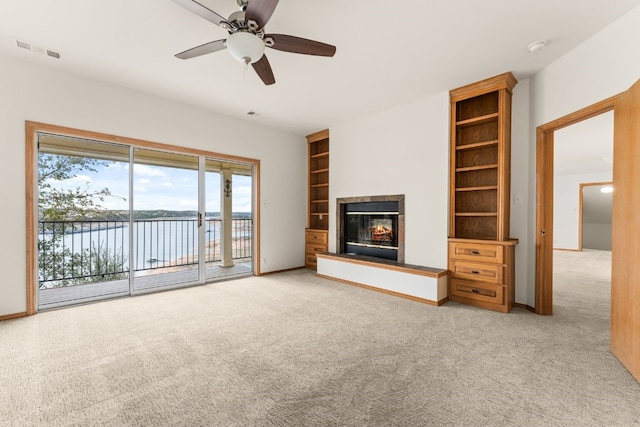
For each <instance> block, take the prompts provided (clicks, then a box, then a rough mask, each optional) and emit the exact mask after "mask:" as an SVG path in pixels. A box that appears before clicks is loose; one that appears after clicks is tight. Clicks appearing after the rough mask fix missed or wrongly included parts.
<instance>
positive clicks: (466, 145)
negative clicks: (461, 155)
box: [456, 139, 498, 150]
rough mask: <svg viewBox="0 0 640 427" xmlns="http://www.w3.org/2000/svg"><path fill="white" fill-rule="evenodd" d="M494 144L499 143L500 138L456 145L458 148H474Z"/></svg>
mask: <svg viewBox="0 0 640 427" xmlns="http://www.w3.org/2000/svg"><path fill="white" fill-rule="evenodd" d="M492 145H498V140H497V139H494V140H492V141H482V142H476V143H473V144H465V145H458V146H457V147H456V150H473V149H474V148H484V147H491V146H492Z"/></svg>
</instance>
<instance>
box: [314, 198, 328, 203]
mask: <svg viewBox="0 0 640 427" xmlns="http://www.w3.org/2000/svg"><path fill="white" fill-rule="evenodd" d="M311 203H329V200H321V199H317V200H311Z"/></svg>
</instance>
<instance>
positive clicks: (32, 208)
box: [25, 121, 260, 316]
mask: <svg viewBox="0 0 640 427" xmlns="http://www.w3.org/2000/svg"><path fill="white" fill-rule="evenodd" d="M38 133H50V134H54V135H60V136H68V137H73V138H83V139H88V140H94V141H99V142H107V143H115V144H125V145H129V146H130V147H134V148H147V149H155V150H162V151H171V152H175V153H179V154H187V155H194V156H205V157H209V158H215V159H219V160H226V161H230V162H238V163H246V164H250V165H251V166H252V170H253V174H252V175H253V176H252V183H253V191H252V205H253V222H254V224H253V232H252V238H253V262H252V264H253V265H252V267H253V274H254V275H256V276H259V275H260V263H259V262H256V260H259V259H260V203H259V200H260V160H257V159H251V158H247V157H240V156H232V155H228V154H221V153H216V152H211V151H204V150H198V149H193V148H187V147H182V146H178V145H170V144H162V143H158V142H151V141H145V140H141V139H135V138H128V137H122V136H116V135H111V134H105V133H99V132H92V131H87V130H81V129H74V128H70V127H64V126H58V125H52V124H46V123H39V122H32V121H25V166H26V167H25V171H26V177H25V178H26V180H25V182H26V191H25V196H26V197H25V201H26V221H27V224H26V256H27V259H26V269H27V271H26V273H27V274H26V278H27V283H26V286H27V289H26V300H27V315H28V316H30V315H33V314H36V313H37V294H38V275H37V271H38V232H37V230H38V205H37V194H38V183H37V171H38V145H37V144H38Z"/></svg>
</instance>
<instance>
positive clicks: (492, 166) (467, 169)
mask: <svg viewBox="0 0 640 427" xmlns="http://www.w3.org/2000/svg"><path fill="white" fill-rule="evenodd" d="M497 168H498V164H497V163H493V164H490V165H480V166H468V167H466V168H456V172H469V171H479V170H483V169H497Z"/></svg>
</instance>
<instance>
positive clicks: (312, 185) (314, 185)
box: [311, 182, 329, 188]
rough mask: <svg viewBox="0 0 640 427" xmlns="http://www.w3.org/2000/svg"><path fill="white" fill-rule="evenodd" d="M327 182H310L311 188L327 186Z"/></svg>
mask: <svg viewBox="0 0 640 427" xmlns="http://www.w3.org/2000/svg"><path fill="white" fill-rule="evenodd" d="M328 186H329V183H328V182H327V183H324V184H311V188H320V187H328Z"/></svg>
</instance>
